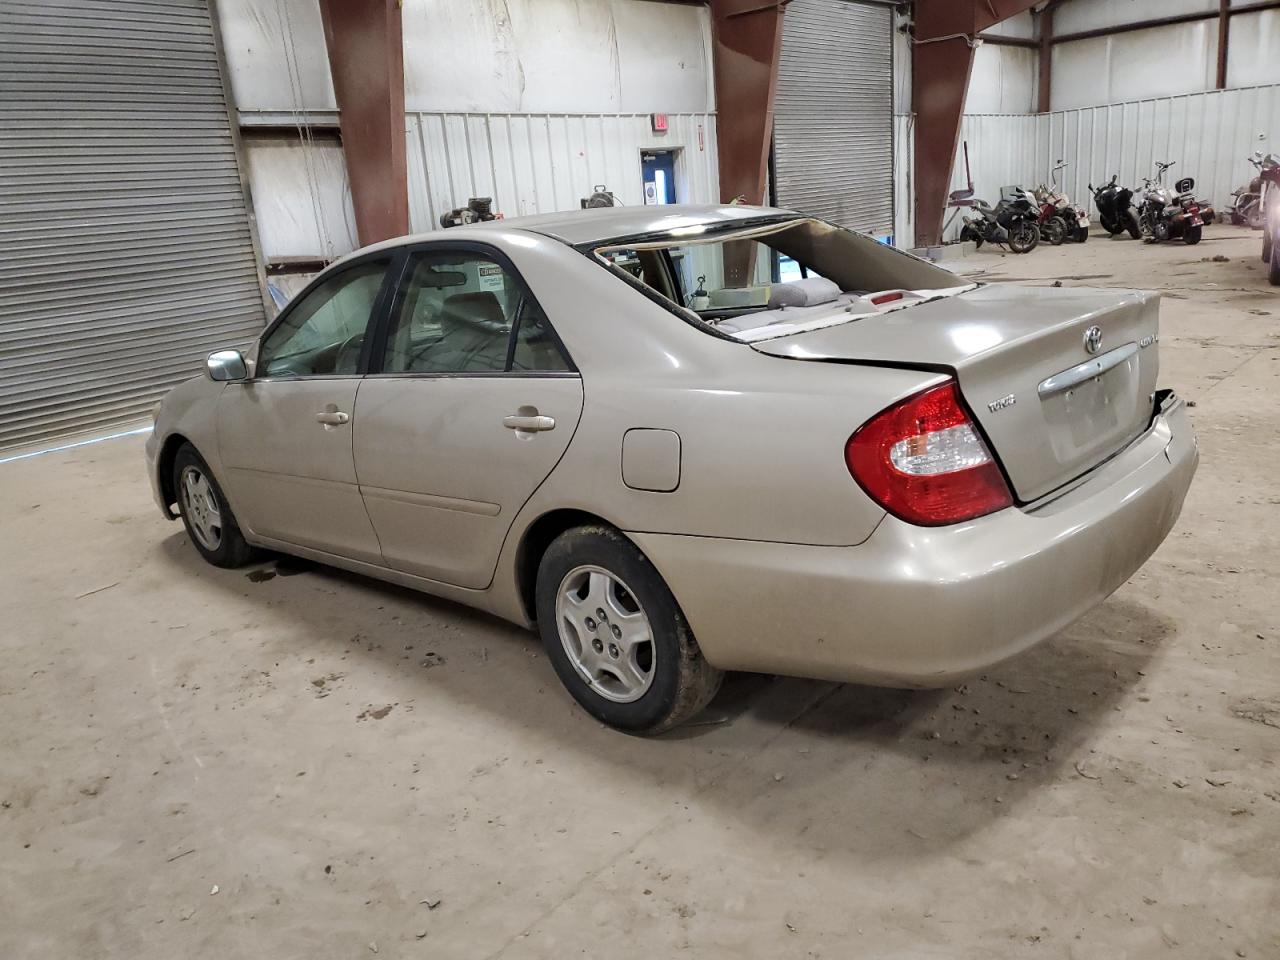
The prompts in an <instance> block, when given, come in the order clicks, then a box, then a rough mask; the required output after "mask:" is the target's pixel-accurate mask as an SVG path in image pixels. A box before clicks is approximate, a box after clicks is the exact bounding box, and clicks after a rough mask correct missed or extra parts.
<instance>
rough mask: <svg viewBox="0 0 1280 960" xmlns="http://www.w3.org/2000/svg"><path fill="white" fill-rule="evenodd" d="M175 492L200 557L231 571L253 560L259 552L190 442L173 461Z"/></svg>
mask: <svg viewBox="0 0 1280 960" xmlns="http://www.w3.org/2000/svg"><path fill="white" fill-rule="evenodd" d="M173 489H174V494H175V496H176V497H177V500H178V513H179V514H180V515H181V516H182V525H183V526H184V527H186V528H187V536H188V537H189V538H190V539H191V543H192V545H193V546H194V547H195V548H196V550H197V551H198V552H199V553H200V556H202V557H204V558H205V560H207V561H208V562H209V563H211V564H213V565H214V566H215V567H226V568H228V569H231V568H234V567H243V566H244V565H245V564H246V563H249V562H250V561H251V560H253V558H254V554H255V552H256V551H255V550H254V549H253V547H251V546H249V543H248V542H247V541H246V540H245V538H244V535H243V534H242V533H241V532H240V525H239V524H238V523H236V517H235V514H234V513H232V512H231V504H229V503H228V502H227V498H226V496H225V495H224V494H223V492H222V488H221V487H220V486H218V481H217V480H215V479H214V477H213V471H212V470H210V469H209V465H208V464H207V463H205V462H204V458H203V457H202V456H200V454H199V453H197V452H196V448H195V447H193V446H192V445H191V444H189V443H184V444H183V445H182V446H181V447H180V448H179V449H178V453H177V455H176V456H175V457H174V458H173Z"/></svg>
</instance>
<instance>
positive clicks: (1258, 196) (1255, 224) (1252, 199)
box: [1227, 150, 1263, 230]
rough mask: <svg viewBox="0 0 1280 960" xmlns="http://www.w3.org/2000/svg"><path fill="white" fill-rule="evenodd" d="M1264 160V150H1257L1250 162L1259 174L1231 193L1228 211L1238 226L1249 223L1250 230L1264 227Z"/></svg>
mask: <svg viewBox="0 0 1280 960" xmlns="http://www.w3.org/2000/svg"><path fill="white" fill-rule="evenodd" d="M1262 162H1263V157H1262V151H1261V150H1255V151H1254V152H1253V156H1252V157H1250V158H1249V163H1251V164H1252V165H1253V166H1254V168H1255V169H1257V171H1258V175H1257V176H1256V177H1254V178H1253V179H1251V180H1250V181H1249V183H1248V184H1247V185H1246V186H1243V187H1237V188H1236V189H1235V191H1234V192H1233V193H1232V194H1231V203H1230V204H1229V205H1228V208H1227V212H1228V214H1229V215H1230V217H1231V222H1232V223H1233V224H1235V225H1236V226H1237V227H1239V226H1245V225H1247V226H1248V227H1249V229H1250V230H1261V229H1262V224H1263V217H1262Z"/></svg>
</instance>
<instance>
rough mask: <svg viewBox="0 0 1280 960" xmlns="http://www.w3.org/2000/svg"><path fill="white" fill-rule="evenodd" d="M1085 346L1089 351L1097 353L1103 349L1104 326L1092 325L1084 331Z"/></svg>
mask: <svg viewBox="0 0 1280 960" xmlns="http://www.w3.org/2000/svg"><path fill="white" fill-rule="evenodd" d="M1084 348H1085V350H1087V351H1088V352H1089V353H1097V352H1098V351H1099V350H1101V349H1102V328H1101V327H1097V326H1094V327H1090V328H1089V329H1088V330H1086V331H1085V332H1084Z"/></svg>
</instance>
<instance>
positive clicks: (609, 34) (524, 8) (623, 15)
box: [255, 0, 712, 114]
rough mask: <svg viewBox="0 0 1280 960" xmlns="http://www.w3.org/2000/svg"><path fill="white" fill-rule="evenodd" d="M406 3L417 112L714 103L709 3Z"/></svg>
mask: <svg viewBox="0 0 1280 960" xmlns="http://www.w3.org/2000/svg"><path fill="white" fill-rule="evenodd" d="M255 2H265V0H255ZM277 2H279V0H277ZM403 6H404V15H403V21H404V85H405V94H404V95H405V106H406V108H407V109H408V110H409V111H411V112H416V111H425V112H450V111H456V112H464V113H477V114H483V113H498V114H500V113H520V114H525V113H528V114H539V113H565V112H568V113H573V114H625V113H650V112H658V113H709V112H711V110H712V106H711V104H712V94H711V55H710V49H711V44H710V32H711V15H710V12H709V10H708V9H707V8H706V7H704V6H695V5H688V4H674V3H659V2H649V0H501V2H499V0H490V2H485V3H479V2H476V0H432V2H429V3H428V2H421V0H419V2H415V3H406V4H404V5H403Z"/></svg>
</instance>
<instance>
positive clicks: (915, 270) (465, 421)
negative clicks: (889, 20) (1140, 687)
mask: <svg viewBox="0 0 1280 960" xmlns="http://www.w3.org/2000/svg"><path fill="white" fill-rule="evenodd" d="M1158 309H1159V302H1158V298H1157V297H1155V296H1153V295H1150V294H1143V293H1136V292H1123V291H1120V292H1118V291H1111V290H1106V291H1104V290H1089V289H1081V288H1064V289H1050V288H1032V289H1028V288H1014V287H1006V286H1001V285H998V284H976V283H971V282H968V281H965V280H963V279H960V278H958V277H956V276H955V275H954V274H952V273H950V272H948V271H945V270H942V269H939V268H937V267H935V266H932V265H931V264H929V263H926V262H924V261H921V260H918V259H916V258H914V257H911V256H908V255H906V254H903V253H899V252H897V251H895V250H893V249H891V248H889V247H886V246H883V245H881V244H878V243H876V242H874V241H873V240H871V239H869V238H866V237H863V236H861V235H858V234H855V233H851V232H848V231H845V230H842V229H839V228H836V227H833V226H831V225H829V224H826V223H823V222H821V221H818V220H814V219H811V218H807V217H804V216H802V215H799V214H795V213H790V212H786V211H781V210H774V209H767V208H761V207H743V206H706V207H661V208H653V207H647V208H639V209H637V208H622V209H605V210H587V211H582V212H574V213H565V214H551V215H544V216H537V217H529V218H522V219H515V220H507V221H498V222H494V223H489V224H484V225H476V226H470V227H460V228H456V229H452V230H449V231H445V232H439V233H430V234H423V235H420V236H413V237H405V238H402V239H398V240H394V241H390V242H387V243H382V244H378V245H376V246H373V247H369V248H366V249H364V250H360V251H358V252H356V253H355V254H352V255H351V256H349V257H347V258H345V259H344V260H342V261H340V262H338V263H336V264H334V265H333V266H331V267H330V268H329V269H328V270H326V271H325V272H324V273H323V274H321V275H320V276H319V277H318V278H317V279H316V281H315V282H314V283H312V284H311V285H310V286H309V287H308V288H307V289H306V290H305V291H303V292H302V293H301V294H299V295H298V296H297V297H296V298H295V299H294V300H293V301H292V302H291V303H290V304H289V306H288V307H286V308H285V309H284V310H283V311H282V312H281V314H280V316H279V317H278V318H277V319H276V321H275V322H274V323H272V324H271V326H270V327H268V328H267V330H266V331H265V332H264V333H263V335H262V337H261V338H260V340H259V341H258V342H257V343H256V344H254V345H253V346H252V347H251V348H250V349H249V350H248V351H247V352H245V353H241V352H239V351H234V350H228V351H223V352H220V353H216V354H214V355H212V356H211V357H210V358H209V363H208V371H207V373H208V375H207V376H205V377H202V378H200V379H197V380H194V381H191V382H189V383H186V384H183V385H182V386H180V387H178V388H177V389H175V390H174V391H173V392H172V393H170V394H169V396H168V397H167V398H166V399H165V400H164V402H163V404H162V405H161V407H160V409H159V410H158V412H157V417H156V427H155V431H154V433H153V435H152V437H151V439H150V441H149V442H148V444H147V459H148V470H149V472H150V475H151V481H152V483H153V485H154V487H155V491H156V497H157V500H158V501H159V503H160V506H161V509H162V510H163V511H164V513H165V515H166V516H170V517H172V516H174V512H173V510H174V506H175V505H176V507H177V512H178V514H180V515H181V517H182V519H183V522H184V523H185V524H186V527H187V531H188V533H189V534H190V538H191V541H192V543H193V544H194V546H195V547H196V549H197V550H198V551H199V552H200V553H201V554H202V555H203V556H204V557H205V558H206V559H207V560H209V561H210V562H211V563H214V564H217V565H219V566H234V565H237V564H243V563H245V562H248V561H249V560H250V559H251V558H252V556H253V554H254V552H255V551H256V550H257V549H260V548H265V549H270V550H276V551H282V552H285V553H290V554H296V555H299V556H303V557H308V558H311V559H314V560H317V561H321V562H323V563H327V564H332V565H334V566H338V567H343V568H346V569H348V570H354V571H357V572H359V573H363V574H367V575H370V576H374V577H380V578H382V579H385V580H389V581H392V582H395V583H399V584H403V585H406V586H410V587H413V588H416V589H419V590H423V591H425V592H428V593H432V594H436V595H438V596H442V597H448V598H450V599H453V600H457V601H460V602H462V603H466V604H470V605H472V606H475V607H479V608H481V609H484V610H487V611H490V612H492V613H494V614H497V615H498V616H501V617H505V618H507V619H509V620H512V621H515V622H517V623H520V624H524V625H528V626H534V625H536V628H537V629H538V630H539V632H540V633H541V635H542V638H543V640H544V642H545V644H546V647H547V651H548V653H549V655H550V658H551V660H552V663H553V664H554V666H555V669H556V671H557V673H558V674H559V676H560V679H561V680H562V681H563V682H564V684H565V686H566V687H567V688H568V690H569V692H570V693H571V694H572V695H573V696H574V697H575V698H576V699H577V700H578V702H579V703H581V704H582V705H583V707H585V708H586V709H587V710H588V711H589V712H590V713H592V714H593V715H595V716H596V717H598V718H600V719H601V720H603V721H605V722H607V723H610V724H613V725H614V726H616V727H619V728H622V729H625V730H630V731H643V732H655V731H659V730H663V729H666V728H668V727H670V726H672V725H674V724H676V723H679V722H680V721H682V720H685V719H687V718H688V717H690V716H692V715H693V714H695V713H696V712H697V711H699V710H700V709H702V707H704V706H705V705H706V704H707V702H708V701H709V700H710V699H711V697H712V696H713V695H714V693H715V691H716V688H717V686H718V685H719V681H720V677H721V675H722V671H725V670H752V671H768V672H773V673H783V674H793V675H799V676H808V677H823V678H830V679H837V680H856V681H861V682H866V683H874V684H884V685H899V686H924V687H927V686H938V685H943V684H947V683H950V682H952V681H953V680H955V679H956V678H958V677H963V676H965V675H967V674H971V673H973V672H975V671H978V670H981V669H983V668H985V667H988V666H990V665H991V664H993V663H995V662H997V661H999V660H1002V659H1004V658H1006V657H1009V656H1011V655H1013V654H1016V653H1018V652H1019V651H1021V650H1024V649H1026V648H1027V647H1029V646H1031V645H1032V644H1034V643H1037V642H1039V641H1041V640H1043V639H1045V638H1046V637H1048V636H1050V635H1051V634H1053V633H1054V632H1056V631H1058V630H1060V629H1061V628H1062V627H1064V626H1065V625H1067V624H1068V623H1070V622H1071V621H1072V620H1074V619H1075V618H1077V617H1079V616H1080V615H1081V614H1083V613H1084V612H1085V611H1087V610H1089V609H1090V608H1091V607H1093V606H1094V605H1096V604H1097V603H1099V602H1100V601H1102V600H1103V599H1104V598H1105V597H1107V596H1108V595H1109V594H1110V593H1111V592H1112V591H1114V590H1115V589H1116V588H1117V587H1119V586H1120V585H1121V584H1122V583H1124V582H1125V580H1127V579H1128V578H1129V577H1130V576H1131V575H1132V574H1133V573H1134V571H1136V570H1137V569H1138V567H1139V566H1141V565H1142V563H1143V562H1144V561H1145V560H1146V559H1147V557H1149V556H1150V555H1151V553H1152V552H1153V551H1154V550H1155V549H1156V547H1157V546H1159V544H1160V543H1161V541H1162V540H1163V539H1164V537H1165V536H1166V535H1167V534H1168V532H1169V530H1170V528H1171V527H1172V526H1173V524H1174V521H1175V520H1176V519H1177V516H1178V512H1179V510H1180V508H1181V506H1182V501H1183V497H1184V496H1185V494H1186V492H1187V488H1188V486H1189V485H1190V483H1191V478H1192V475H1193V474H1194V472H1195V468H1196V463H1197V451H1196V442H1195V437H1194V435H1193V433H1192V430H1191V426H1190V424H1189V422H1188V419H1187V416H1186V412H1185V409H1184V407H1183V404H1182V402H1181V401H1180V400H1178V399H1177V398H1176V397H1175V396H1174V395H1173V394H1172V393H1171V392H1170V391H1167V390H1159V389H1157V382H1156V381H1157V371H1158V326H1157V319H1158V317H1157V315H1158ZM511 682H513V683H516V682H519V681H518V679H513V680H512V681H511Z"/></svg>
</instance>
